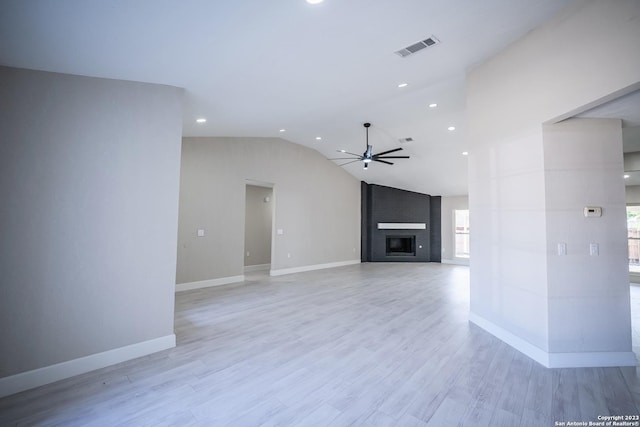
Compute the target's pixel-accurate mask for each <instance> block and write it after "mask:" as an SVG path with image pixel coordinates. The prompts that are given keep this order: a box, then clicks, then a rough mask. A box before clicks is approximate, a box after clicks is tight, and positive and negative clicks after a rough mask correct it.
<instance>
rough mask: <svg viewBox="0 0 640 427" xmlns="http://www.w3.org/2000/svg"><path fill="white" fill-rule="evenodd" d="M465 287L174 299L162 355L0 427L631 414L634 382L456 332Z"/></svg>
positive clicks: (432, 283) (637, 381)
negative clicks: (173, 343) (173, 342)
mask: <svg viewBox="0 0 640 427" xmlns="http://www.w3.org/2000/svg"><path fill="white" fill-rule="evenodd" d="M468 274H469V272H468V268H467V267H462V266H450V265H440V264H362V265H354V266H348V267H341V268H335V269H331V270H322V271H315V272H308V273H301V274H292V275H287V276H280V277H273V278H268V277H260V276H252V277H249V280H248V281H247V282H245V283H244V284H242V285H228V286H222V287H217V288H209V289H201V290H195V291H189V292H183V293H179V294H178V295H177V298H176V320H175V330H176V335H177V339H178V345H177V347H176V348H174V349H171V350H167V351H163V352H160V353H156V354H153V355H150V356H147V357H143V358H140V359H136V360H133V361H129V362H125V363H121V364H119V365H116V366H112V367H108V368H104V369H100V370H98V371H94V372H91V373H88V374H84V375H80V376H77V377H74V378H70V379H67V380H64V381H59V382H57V383H54V384H50V385H47V386H44V387H40V388H37V389H34V390H30V391H26V392H23V393H20V394H17V395H14V396H9V397H7V398H4V399H1V400H0V425H2V426H7V425H62V426H168V425H174V426H226V425H229V426H276V425H281V426H325V425H326V426H347V425H354V426H360V425H361V426H439V427H440V426H455V425H461V426H474V427H477V426H519V425H522V426H553V425H554V423H555V421H564V422H567V421H587V422H588V421H596V420H597V417H598V415H637V414H638V413H639V409H640V373H639V371H638V369H637V368H588V369H587V368H584V369H546V368H543V367H542V366H540V365H538V364H537V363H535V362H533V361H532V360H531V359H529V358H528V357H526V356H524V355H523V354H521V353H519V352H518V351H516V350H514V349H512V348H511V347H509V346H508V345H506V344H504V343H503V342H501V341H500V340H498V339H497V338H495V337H493V336H492V335H490V334H488V333H486V332H485V331H483V330H481V329H480V328H478V327H476V326H474V325H472V324H470V323H469V322H468V311H469V289H468V288H469V277H468ZM631 292H632V298H633V302H632V305H633V306H634V307H635V308H634V320H637V319H638V317H640V313H639V312H640V288H635V287H632V288H631ZM639 327H640V325H639V324H638V323H635V324H634V339H635V338H638V337H639V335H640V334H639V332H638V331H639ZM636 344H637V342H636ZM636 348H637V347H636Z"/></svg>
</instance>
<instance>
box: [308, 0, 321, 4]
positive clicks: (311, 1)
mask: <svg viewBox="0 0 640 427" xmlns="http://www.w3.org/2000/svg"><path fill="white" fill-rule="evenodd" d="M323 1H324V0H307V3H309V4H320V3H322V2H323Z"/></svg>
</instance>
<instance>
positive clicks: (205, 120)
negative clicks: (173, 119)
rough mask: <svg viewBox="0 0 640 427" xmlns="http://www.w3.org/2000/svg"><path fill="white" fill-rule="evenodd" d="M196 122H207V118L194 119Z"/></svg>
mask: <svg viewBox="0 0 640 427" xmlns="http://www.w3.org/2000/svg"><path fill="white" fill-rule="evenodd" d="M196 122H198V123H207V119H204V118H199V119H196Z"/></svg>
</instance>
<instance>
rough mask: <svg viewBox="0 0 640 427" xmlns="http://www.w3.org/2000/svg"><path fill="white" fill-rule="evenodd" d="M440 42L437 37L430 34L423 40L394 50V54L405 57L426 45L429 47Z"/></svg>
mask: <svg viewBox="0 0 640 427" xmlns="http://www.w3.org/2000/svg"><path fill="white" fill-rule="evenodd" d="M438 43H440V40H438V39H437V38H435V37H434V36H431V37H429V38H427V39H424V40H420V41H419V42H417V43H414V44H412V45H410V46H407V47H405V48H403V49H400V50H398V51H396V55H399V56H401V57H403V58H404V57H406V56H409V55H412V54H414V53H416V52H420V51H421V50H422V49H424V48H427V47H431V46H433V45H435V44H438Z"/></svg>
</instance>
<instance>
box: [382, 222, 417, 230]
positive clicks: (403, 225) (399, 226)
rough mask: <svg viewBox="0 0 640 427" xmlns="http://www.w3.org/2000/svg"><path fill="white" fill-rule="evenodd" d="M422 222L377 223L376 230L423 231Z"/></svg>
mask: <svg viewBox="0 0 640 427" xmlns="http://www.w3.org/2000/svg"><path fill="white" fill-rule="evenodd" d="M426 228H427V224H425V223H424V222H379V223H378V230H425V229H426Z"/></svg>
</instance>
